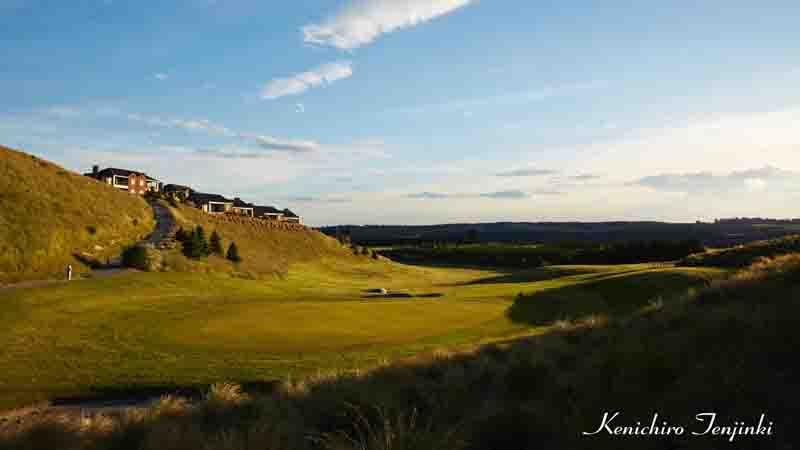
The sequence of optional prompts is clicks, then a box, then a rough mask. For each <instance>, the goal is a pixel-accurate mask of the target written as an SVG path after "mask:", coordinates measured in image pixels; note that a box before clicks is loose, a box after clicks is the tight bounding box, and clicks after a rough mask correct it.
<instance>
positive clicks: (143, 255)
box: [122, 244, 163, 272]
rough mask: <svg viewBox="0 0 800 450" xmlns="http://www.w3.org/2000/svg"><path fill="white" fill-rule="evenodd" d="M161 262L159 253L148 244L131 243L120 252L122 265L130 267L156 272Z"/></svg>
mask: <svg viewBox="0 0 800 450" xmlns="http://www.w3.org/2000/svg"><path fill="white" fill-rule="evenodd" d="M162 262H163V261H162V257H161V253H160V252H159V251H158V250H156V249H155V248H153V247H152V246H149V245H142V244H137V245H133V246H130V247H128V248H126V249H125V251H123V252H122V265H123V266H124V267H128V268H131V269H137V270H142V271H145V272H156V271H158V270H159V269H161V266H162Z"/></svg>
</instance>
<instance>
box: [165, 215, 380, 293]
mask: <svg viewBox="0 0 800 450" xmlns="http://www.w3.org/2000/svg"><path fill="white" fill-rule="evenodd" d="M171 210H172V213H173V214H174V216H175V218H176V221H177V223H178V225H179V226H181V227H183V228H184V229H186V230H191V229H193V228H194V227H196V226H198V225H200V226H202V227H203V229H204V230H205V232H206V236H210V235H211V233H212V232H214V231H216V232H217V233H218V234H219V235H220V236H221V237H222V245H223V249H227V248H228V246H229V245H230V243H231V242H235V243H236V246H237V247H238V249H239V253H240V255H241V256H242V262H241V263H240V264H238V265H237V266H233V265H232V264H231V263H229V262H228V261H225V260H224V259H222V258H218V257H210V258H208V259H205V260H201V261H195V260H189V259H187V258H185V257H183V255H181V254H180V251H179V250H176V251H173V252H170V253H169V254H167V256H166V257H165V261H166V263H167V266H168V267H169V268H170V269H172V270H175V271H206V272H237V273H239V274H240V275H241V274H243V275H247V276H250V277H253V278H260V277H263V276H274V275H278V276H285V275H286V274H287V273H288V271H289V268H290V267H291V266H292V265H294V264H302V263H311V262H313V263H315V265H316V266H322V265H324V266H325V269H326V270H329V269H335V267H336V266H340V267H346V266H350V265H353V264H356V265H359V264H363V263H364V262H365V261H366V260H369V259H368V257H366V256H356V255H353V252H352V251H351V250H350V249H349V248H347V247H344V246H342V245H341V244H339V242H338V241H337V240H335V239H333V238H330V237H328V236H326V235H324V234H322V233H320V232H318V231H315V230H312V229H310V228H301V229H295V230H289V229H277V228H268V227H264V226H260V225H259V222H258V221H249V220H248V219H244V218H242V219H241V220H240V221H239V223H234V222H231V221H227V220H225V219H224V218H220V217H215V216H211V215H208V214H205V213H203V212H201V211H200V210H198V209H196V208H193V207H190V206H186V205H180V206H179V207H178V208H174V207H173V208H171Z"/></svg>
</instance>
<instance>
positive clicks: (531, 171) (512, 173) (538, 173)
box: [497, 168, 558, 177]
mask: <svg viewBox="0 0 800 450" xmlns="http://www.w3.org/2000/svg"><path fill="white" fill-rule="evenodd" d="M557 173H558V172H556V171H555V170H549V169H536V168H527V169H514V170H508V171H505V172H500V173H498V174H497V176H498V177H543V176H546V175H555V174H557Z"/></svg>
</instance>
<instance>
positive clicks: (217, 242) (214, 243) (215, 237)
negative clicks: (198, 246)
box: [208, 230, 222, 256]
mask: <svg viewBox="0 0 800 450" xmlns="http://www.w3.org/2000/svg"><path fill="white" fill-rule="evenodd" d="M208 249H209V251H210V252H211V253H212V254H214V255H219V256H222V238H221V237H220V236H219V233H217V232H216V230H215V231H214V232H213V233H211V239H210V240H209V245H208Z"/></svg>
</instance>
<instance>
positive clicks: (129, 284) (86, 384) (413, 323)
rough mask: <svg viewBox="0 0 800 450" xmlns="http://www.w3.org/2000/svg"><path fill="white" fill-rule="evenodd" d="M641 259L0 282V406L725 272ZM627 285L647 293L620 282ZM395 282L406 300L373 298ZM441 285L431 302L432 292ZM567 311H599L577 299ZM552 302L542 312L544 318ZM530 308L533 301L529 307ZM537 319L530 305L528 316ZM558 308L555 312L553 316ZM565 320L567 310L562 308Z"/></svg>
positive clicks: (365, 361) (317, 363)
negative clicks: (517, 305)
mask: <svg viewBox="0 0 800 450" xmlns="http://www.w3.org/2000/svg"><path fill="white" fill-rule="evenodd" d="M718 273H719V272H716V271H713V270H708V269H663V268H656V267H654V266H647V265H633V266H591V267H590V266H583V267H548V268H542V269H536V270H529V271H521V272H514V273H497V272H491V271H479V270H463V269H440V268H419V267H408V266H403V265H399V264H393V263H389V262H385V261H380V262H375V261H373V260H370V259H368V258H364V259H361V260H359V259H356V258H354V259H350V260H346V262H343V261H342V260H339V259H323V260H320V261H318V262H315V263H300V264H295V265H293V266H292V267H291V270H289V271H288V273H287V274H286V275H285V276H284V277H283V278H280V279H272V280H269V281H263V280H248V279H241V278H236V277H231V276H227V275H223V274H205V273H131V274H126V275H123V276H118V277H111V278H101V279H95V280H86V281H77V282H73V283H70V284H59V285H54V286H49V287H43V288H35V289H18V290H7V291H0V342H2V343H3V346H2V351H0V373H3V377H1V378H0V408H3V407H13V406H19V405H22V404H26V403H30V402H34V401H38V400H45V399H50V398H53V397H57V396H74V395H86V394H91V393H92V392H102V391H114V390H125V389H138V388H147V387H158V386H201V385H207V384H210V383H214V382H218V381H223V380H230V381H235V382H242V383H249V382H263V381H267V380H273V379H278V378H282V377H285V376H287V375H293V376H299V375H305V374H313V373H316V372H318V371H329V370H339V369H349V368H356V367H363V366H367V365H370V364H374V363H376V362H378V361H381V360H383V359H389V358H397V357H403V356H409V355H413V354H415V353H418V352H421V351H426V350H431V349H434V348H438V347H441V346H445V347H452V346H459V345H463V344H474V343H478V342H484V341H487V340H494V339H500V338H507V337H510V336H515V335H520V334H529V333H538V332H541V330H543V329H546V327H548V326H550V325H551V323H549V322H548V321H547V320H543V319H540V320H538V321H536V322H535V323H533V324H532V322H531V321H529V320H528V317H529V316H526V317H525V318H524V319H523V320H519V319H518V318H515V317H514V315H513V314H509V308H510V307H511V306H512V304H513V303H514V299H515V298H516V296H517V294H519V293H525V297H524V298H525V299H526V301H529V302H536V301H537V298H538V297H537V296H538V295H541V296H543V297H542V298H543V299H547V301H552V300H553V298H558V293H559V292H564V293H566V294H568V295H567V296H568V297H569V298H572V297H573V296H575V295H576V293H581V292H583V291H584V290H589V291H594V290H596V289H598V288H597V286H602V284H603V283H608V282H609V281H608V280H614V281H613V284H614V286H616V287H613V288H611V289H606V291H604V294H603V295H604V297H603V298H604V299H606V301H608V302H613V301H615V299H614V296H615V295H616V293H618V294H619V295H620V296H621V297H620V298H619V299H618V300H619V301H620V302H622V303H624V304H625V305H627V306H626V309H625V310H624V311H623V310H620V311H623V312H627V311H630V310H633V309H635V308H636V307H637V306H641V307H645V306H646V305H647V304H648V301H649V300H651V299H652V298H654V297H656V296H658V295H660V293H661V292H662V291H663V290H665V289H666V290H669V291H680V290H682V289H683V290H685V289H686V288H687V287H689V286H692V285H696V284H697V283H698V282H700V281H699V280H701V279H705V278H708V277H711V276H715V275H717V274H718ZM626 280H630V281H631V282H632V283H635V284H636V285H637V286H639V285H641V286H642V287H640V288H626V287H624V286H625V284H626ZM378 287H381V288H387V289H389V290H390V291H392V292H402V293H409V294H412V295H415V297H412V298H395V299H390V298H367V297H366V294H365V293H364V290H366V289H370V288H378ZM429 294H438V295H440V296H437V297H424V295H429ZM564 304H565V305H566V306H565V308H567V309H565V310H564V311H563V313H564V315H567V316H569V315H572V312H571V311H570V310H569V308H573V309H575V310H576V311H579V312H580V313H581V314H583V313H588V314H590V313H598V314H603V313H612V312H616V310H613V311H612V310H609V309H608V308H606V309H602V308H601V309H598V310H597V311H592V310H591V306H590V307H589V309H587V308H586V307H583V306H581V305H573V304H571V303H569V302H565V303H564ZM551 309H552V306H551V305H550V306H548V307H546V308H544V310H545V311H548V313H547V314H550V312H549V311H551ZM533 311H534V313H533V314H535V308H534V310H533ZM529 314H532V313H530V312H529ZM554 317H555V316H554ZM558 318H561V316H560V315H558Z"/></svg>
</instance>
